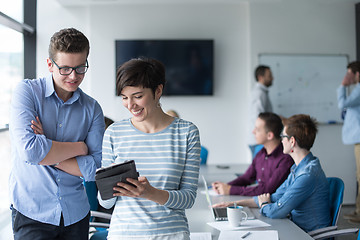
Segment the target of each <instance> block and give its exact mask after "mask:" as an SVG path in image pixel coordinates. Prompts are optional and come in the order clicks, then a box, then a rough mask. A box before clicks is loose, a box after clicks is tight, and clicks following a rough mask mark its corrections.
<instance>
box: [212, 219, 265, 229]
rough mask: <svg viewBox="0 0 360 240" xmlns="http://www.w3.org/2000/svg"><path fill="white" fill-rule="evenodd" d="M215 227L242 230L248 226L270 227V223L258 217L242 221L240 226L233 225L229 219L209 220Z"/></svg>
mask: <svg viewBox="0 0 360 240" xmlns="http://www.w3.org/2000/svg"><path fill="white" fill-rule="evenodd" d="M207 224H208V225H210V226H211V227H213V228H216V229H218V230H219V231H231V230H242V229H248V228H258V227H269V226H271V225H270V224H268V223H266V222H263V221H261V220H258V219H254V220H247V221H244V222H242V223H241V226H239V227H232V226H231V225H230V223H229V221H218V222H209V223H207Z"/></svg>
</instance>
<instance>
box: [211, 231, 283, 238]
mask: <svg viewBox="0 0 360 240" xmlns="http://www.w3.org/2000/svg"><path fill="white" fill-rule="evenodd" d="M248 232H250V234H248V235H247V236H246V237H245V238H241V237H242V236H244V235H246V234H247V233H248ZM229 239H231V240H263V239H266V240H278V239H279V235H278V232H277V231H276V230H264V231H221V232H220V235H219V239H218V240H229Z"/></svg>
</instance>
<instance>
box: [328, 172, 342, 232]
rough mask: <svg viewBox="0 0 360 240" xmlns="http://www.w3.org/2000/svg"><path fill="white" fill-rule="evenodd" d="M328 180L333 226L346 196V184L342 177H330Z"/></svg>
mask: <svg viewBox="0 0 360 240" xmlns="http://www.w3.org/2000/svg"><path fill="white" fill-rule="evenodd" d="M327 180H328V182H329V187H330V214H331V215H330V216H331V217H332V219H333V220H332V223H331V226H336V224H337V221H338V218H339V213H340V209H341V204H342V202H343V198H344V188H345V186H344V182H343V180H341V179H340V178H337V177H328V178H327Z"/></svg>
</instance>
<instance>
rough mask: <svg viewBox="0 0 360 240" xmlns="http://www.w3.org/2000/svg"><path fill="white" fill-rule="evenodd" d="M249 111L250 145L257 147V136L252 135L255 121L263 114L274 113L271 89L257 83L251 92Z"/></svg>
mask: <svg viewBox="0 0 360 240" xmlns="http://www.w3.org/2000/svg"><path fill="white" fill-rule="evenodd" d="M250 103H251V104H250V107H249V108H250V109H249V129H248V144H249V145H256V144H257V143H256V140H255V136H254V134H253V133H252V131H253V130H254V127H255V121H256V119H257V118H258V116H259V114H260V113H262V112H272V111H273V107H272V104H271V101H270V98H269V87H267V86H265V85H263V84H261V83H259V82H257V83H256V85H255V86H254V88H253V89H252V91H251V102H250Z"/></svg>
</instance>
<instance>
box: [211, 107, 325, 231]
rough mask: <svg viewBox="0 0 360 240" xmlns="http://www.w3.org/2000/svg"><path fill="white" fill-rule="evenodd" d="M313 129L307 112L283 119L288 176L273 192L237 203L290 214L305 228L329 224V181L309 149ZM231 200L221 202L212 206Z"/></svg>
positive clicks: (274, 215) (264, 211)
mask: <svg viewBox="0 0 360 240" xmlns="http://www.w3.org/2000/svg"><path fill="white" fill-rule="evenodd" d="M316 133H317V126H316V122H315V120H314V119H312V118H310V116H309V115H303V114H299V115H294V116H292V117H290V118H288V119H285V120H284V130H283V133H282V135H281V137H282V144H283V146H284V153H286V154H289V155H290V156H291V157H292V158H293V159H294V162H295V164H294V165H293V166H292V167H291V172H290V174H289V176H288V178H287V179H286V180H285V182H284V183H283V184H282V185H281V186H280V187H279V188H278V189H277V190H276V192H275V193H274V194H271V195H270V194H269V193H264V194H261V195H259V196H257V197H253V198H251V199H244V200H240V201H237V202H236V203H237V204H238V205H243V206H250V207H260V208H261V209H260V212H261V213H262V214H263V215H264V216H267V217H269V218H285V217H287V216H290V219H291V220H292V221H293V222H294V223H295V224H297V225H298V226H299V227H300V228H302V229H303V230H304V231H306V232H309V231H313V230H316V229H319V228H323V227H327V226H329V225H330V223H331V217H330V206H329V194H330V193H329V184H328V181H327V179H326V176H325V174H324V172H323V170H322V168H321V165H320V161H319V159H318V158H317V157H315V156H313V155H312V153H311V152H310V148H311V147H312V146H313V143H314V140H315V136H316ZM233 204H234V203H233V202H232V203H221V204H216V205H215V207H220V206H229V205H233Z"/></svg>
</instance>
